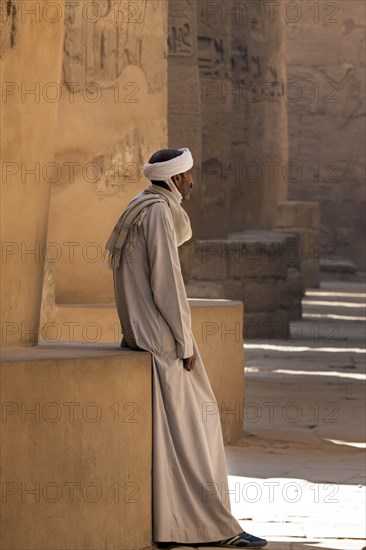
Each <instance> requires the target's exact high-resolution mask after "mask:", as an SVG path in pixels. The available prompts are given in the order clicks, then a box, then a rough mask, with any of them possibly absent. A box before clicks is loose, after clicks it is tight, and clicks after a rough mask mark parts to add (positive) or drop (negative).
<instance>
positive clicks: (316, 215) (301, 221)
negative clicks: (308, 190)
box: [276, 201, 320, 229]
mask: <svg viewBox="0 0 366 550" xmlns="http://www.w3.org/2000/svg"><path fill="white" fill-rule="evenodd" d="M319 223H320V209H319V203H318V202H316V201H280V202H279V203H278V205H277V220H276V226H277V227H283V228H291V229H293V228H297V227H309V228H313V229H315V228H317V227H319Z"/></svg>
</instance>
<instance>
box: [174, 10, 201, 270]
mask: <svg viewBox="0 0 366 550" xmlns="http://www.w3.org/2000/svg"><path fill="white" fill-rule="evenodd" d="M168 52H169V57H168V90H169V92H168V145H169V148H171V149H179V148H181V147H189V149H190V150H191V152H192V156H193V160H194V167H193V180H194V182H195V183H196V185H195V187H194V189H193V191H192V194H191V198H190V199H189V201H184V202H183V203H182V205H183V207H184V208H185V209H186V210H187V212H188V214H189V217H190V219H191V224H192V230H193V239H191V241H189V242H188V243H186V244H184V245H183V246H181V247H180V248H179V253H180V258H181V264H182V271H183V275H184V276H185V278H186V279H188V278H189V273H190V265H191V258H192V255H193V249H194V238H195V235H196V232H197V227H198V224H199V218H200V212H199V204H200V196H201V194H200V187H201V186H200V178H201V131H202V128H201V103H200V82H199V70H198V60H197V3H196V2H193V3H192V2H190V1H189V0H170V2H169V18H168Z"/></svg>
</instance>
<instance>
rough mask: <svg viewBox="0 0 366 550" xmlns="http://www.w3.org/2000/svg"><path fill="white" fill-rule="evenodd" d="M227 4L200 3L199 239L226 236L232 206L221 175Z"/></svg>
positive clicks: (226, 125)
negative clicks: (200, 134)
mask: <svg viewBox="0 0 366 550" xmlns="http://www.w3.org/2000/svg"><path fill="white" fill-rule="evenodd" d="M224 4H228V3H227V2H221V1H216V0H214V1H213V2H205V1H203V0H198V1H197V22H198V24H197V32H198V63H199V69H200V93H201V115H202V176H201V181H200V182H199V184H200V187H201V194H200V225H199V231H198V235H197V236H198V237H200V238H209V237H219V236H223V235H226V233H227V229H228V223H229V221H228V217H229V214H230V212H229V207H230V188H229V182H228V177H227V174H225V173H222V169H221V166H222V162H223V159H229V158H230V150H231V144H230V140H231V137H230V136H231V127H230V113H231V108H232V98H231V96H227V97H226V96H223V90H225V89H226V88H230V86H231V81H230V76H231V75H230V51H231V20H230V18H223V17H221V15H220V9H221V7H222V6H223V5H224Z"/></svg>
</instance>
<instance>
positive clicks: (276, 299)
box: [244, 280, 291, 313]
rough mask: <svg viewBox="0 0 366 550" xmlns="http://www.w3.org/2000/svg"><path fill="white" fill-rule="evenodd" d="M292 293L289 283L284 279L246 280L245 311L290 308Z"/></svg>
mask: <svg viewBox="0 0 366 550" xmlns="http://www.w3.org/2000/svg"><path fill="white" fill-rule="evenodd" d="M290 304H291V295H290V292H289V288H288V285H287V284H286V282H285V281H282V280H266V281H258V282H257V281H245V282H244V307H245V312H248V313H252V312H258V311H266V312H267V311H275V310H277V309H279V308H283V309H286V308H289V307H290Z"/></svg>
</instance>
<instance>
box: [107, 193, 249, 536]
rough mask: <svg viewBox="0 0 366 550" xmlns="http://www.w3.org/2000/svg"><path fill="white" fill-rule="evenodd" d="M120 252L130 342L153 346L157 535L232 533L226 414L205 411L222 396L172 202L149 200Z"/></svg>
mask: <svg viewBox="0 0 366 550" xmlns="http://www.w3.org/2000/svg"><path fill="white" fill-rule="evenodd" d="M122 254H123V255H122V261H121V265H120V267H119V268H118V269H117V270H116V271H115V272H114V285H115V295H116V304H117V309H118V314H119V318H120V321H121V326H122V332H123V334H124V338H125V339H126V342H127V344H128V346H129V347H131V348H135V349H139V348H140V349H144V350H148V351H150V352H151V353H152V369H153V529H154V533H153V538H154V541H159V542H167V541H174V542H181V543H190V542H191V543H194V542H212V541H217V540H221V539H225V538H229V537H232V536H234V535H237V534H239V533H240V532H241V531H242V528H241V526H240V524H239V523H238V522H237V520H236V519H235V518H234V517H233V516H232V514H231V511H230V510H231V508H230V500H229V497H228V495H227V494H225V488H226V489H228V484H227V483H228V482H227V470H226V463H225V454H224V445H223V439H222V432H221V425H220V418H219V415H218V414H212V415H207V416H206V415H205V411H206V407H207V405H206V404H207V403H208V404H212V403H216V399H215V396H214V394H213V391H212V387H211V385H210V382H209V380H208V377H207V374H206V371H205V368H204V366H203V363H202V359H201V357H200V354H199V351H198V348H197V345H196V342H195V340H194V337H193V335H192V332H191V317H190V309H189V305H188V301H187V295H186V291H185V287H184V282H183V278H182V274H181V268H180V263H179V257H178V250H177V245H176V241H175V233H174V226H173V219H172V215H171V212H170V208H169V206H168V205H166V204H164V203H156V204H154V205H152V206H149V207H148V210H147V214H146V216H145V217H144V219H143V221H142V224H141V228H140V230H139V231H138V232H131V235H130V234H129V236H128V239H127V242H126V245H125V248H124V249H123V253H122ZM193 352H194V353H195V355H196V365H195V368H194V369H193V370H192V371H187V370H186V369H184V368H183V361H182V358H184V357H189V356H191V355H192V354H193ZM212 408H213V407H212V406H210V410H212ZM216 410H217V409H216Z"/></svg>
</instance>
